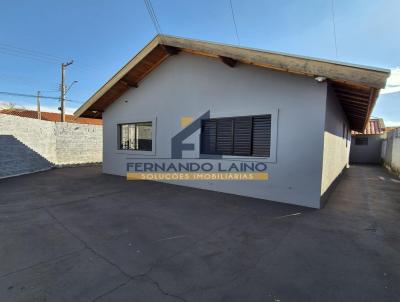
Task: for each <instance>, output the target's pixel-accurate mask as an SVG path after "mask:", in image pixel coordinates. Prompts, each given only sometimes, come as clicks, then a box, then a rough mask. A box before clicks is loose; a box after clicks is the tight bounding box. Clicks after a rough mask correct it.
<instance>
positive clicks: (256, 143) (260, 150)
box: [252, 114, 271, 157]
mask: <svg viewBox="0 0 400 302" xmlns="http://www.w3.org/2000/svg"><path fill="white" fill-rule="evenodd" d="M252 138H253V146H252V149H253V150H252V151H253V152H252V155H253V156H263V157H264V156H265V157H269V156H270V147H271V115H270V114H268V115H259V116H254V117H253V134H252Z"/></svg>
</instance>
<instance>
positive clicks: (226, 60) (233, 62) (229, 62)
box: [219, 56, 238, 68]
mask: <svg viewBox="0 0 400 302" xmlns="http://www.w3.org/2000/svg"><path fill="white" fill-rule="evenodd" d="M219 57H220V59H221V61H222V62H224V63H225V64H226V65H228V66H229V67H232V68H233V67H235V66H236V64H237V62H238V61H237V60H235V59H232V58H229V57H224V56H219Z"/></svg>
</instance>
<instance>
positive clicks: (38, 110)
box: [36, 91, 42, 120]
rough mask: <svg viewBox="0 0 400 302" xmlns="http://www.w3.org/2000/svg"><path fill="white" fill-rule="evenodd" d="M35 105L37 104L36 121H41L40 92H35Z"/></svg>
mask: <svg viewBox="0 0 400 302" xmlns="http://www.w3.org/2000/svg"><path fill="white" fill-rule="evenodd" d="M36 104H37V118H38V120H41V119H42V113H41V112H40V91H38V92H37V97H36Z"/></svg>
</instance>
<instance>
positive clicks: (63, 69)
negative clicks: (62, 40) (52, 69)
mask: <svg viewBox="0 0 400 302" xmlns="http://www.w3.org/2000/svg"><path fill="white" fill-rule="evenodd" d="M72 63H74V61H73V60H72V61H70V62H67V63H62V64H61V87H60V90H61V97H60V101H61V107H60V109H61V121H62V122H65V105H64V102H65V85H64V77H65V76H64V72H65V67H67V66H69V65H71V64H72Z"/></svg>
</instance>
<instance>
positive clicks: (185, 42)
mask: <svg viewBox="0 0 400 302" xmlns="http://www.w3.org/2000/svg"><path fill="white" fill-rule="evenodd" d="M180 51H183V52H186V53H190V54H193V55H199V56H207V57H212V58H218V59H220V60H221V61H222V62H224V63H225V64H227V65H229V66H231V67H234V66H235V65H236V64H237V63H242V64H251V65H255V66H259V67H263V68H268V69H273V70H279V71H283V72H288V73H292V74H299V75H305V76H310V77H323V78H326V79H327V81H328V82H329V84H330V85H332V87H333V88H334V90H335V92H336V95H337V97H338V98H339V100H340V102H341V104H342V106H343V109H344V111H345V113H346V115H347V117H348V119H349V122H350V125H351V127H352V129H354V130H357V131H362V130H363V129H364V128H365V126H366V124H367V121H368V118H369V116H370V114H371V112H372V108H373V106H374V104H375V102H376V99H377V97H378V94H379V89H381V88H384V87H385V84H386V79H387V78H388V77H389V75H390V71H389V70H387V69H379V68H372V67H366V66H359V65H353V64H347V63H341V62H334V61H328V60H320V59H314V58H309V57H302V56H296V55H289V54H284V53H278V52H269V51H264V50H258V49H251V48H244V47H237V46H232V45H225V44H217V43H211V42H205V41H199V40H192V39H185V38H178V37H172V36H166V35H158V36H156V37H155V38H154V39H153V40H151V41H150V43H148V44H147V45H146V46H145V47H144V48H143V49H142V50H141V51H140V52H139V53H138V54H137V55H136V56H135V57H133V58H132V59H131V60H130V61H129V62H128V63H127V64H126V65H125V66H124V67H122V69H121V70H119V71H118V72H117V73H116V74H115V75H114V76H113V77H112V78H111V79H110V80H109V81H108V82H107V83H105V84H104V85H103V86H102V87H101V88H100V89H99V90H98V91H97V92H96V93H95V94H94V95H93V96H91V97H90V98H89V100H87V101H86V102H85V103H84V104H83V105H82V106H81V107H80V108H79V109H78V110H77V111H76V112H75V113H74V115H75V116H76V117H79V116H82V117H91V118H101V116H102V112H104V110H105V109H106V108H107V107H108V106H109V105H110V104H111V103H113V102H114V101H115V100H117V99H118V98H119V97H120V96H121V95H122V94H123V93H124V92H126V91H127V90H128V89H129V88H131V87H135V88H137V87H138V84H139V83H140V81H141V80H143V79H144V78H145V77H146V75H147V74H149V73H150V72H151V71H152V70H153V69H155V68H156V67H157V66H158V65H160V64H161V63H162V62H163V61H164V60H165V59H167V58H168V57H169V56H171V55H176V54H178V53H179V52H180Z"/></svg>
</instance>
